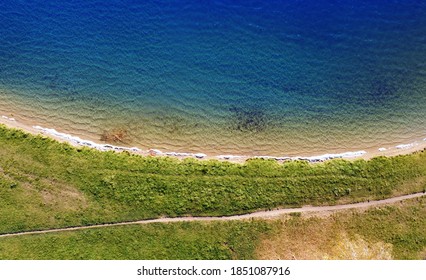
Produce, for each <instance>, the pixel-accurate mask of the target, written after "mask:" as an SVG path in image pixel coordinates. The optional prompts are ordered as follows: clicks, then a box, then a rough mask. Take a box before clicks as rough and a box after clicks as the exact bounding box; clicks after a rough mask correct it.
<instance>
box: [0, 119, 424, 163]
mask: <svg viewBox="0 0 426 280" xmlns="http://www.w3.org/2000/svg"><path fill="white" fill-rule="evenodd" d="M0 123H2V124H5V125H6V126H8V127H12V128H18V129H22V130H24V131H26V132H29V133H32V134H43V135H46V136H49V137H51V138H53V139H55V140H57V141H60V142H68V143H70V144H71V145H74V146H88V147H92V148H96V149H98V150H114V151H123V150H128V151H130V152H132V153H135V154H139V155H142V156H148V155H151V156H152V155H155V156H172V157H177V158H187V157H194V158H198V159H219V160H226V161H230V162H236V163H244V162H245V161H246V160H247V159H249V158H265V159H275V160H277V161H279V162H283V161H286V160H298V159H301V160H307V161H310V162H319V161H325V160H328V159H333V158H344V159H357V158H363V159H370V158H372V157H375V156H395V155H402V154H410V153H413V152H415V151H419V150H423V149H426V138H424V139H422V140H420V141H415V142H412V143H405V144H400V145H397V146H395V147H388V148H381V149H379V150H377V151H375V152H368V153H367V152H365V151H356V152H347V153H339V154H324V155H320V156H297V157H272V156H253V157H250V156H244V155H241V156H235V155H219V156H209V155H206V154H203V153H175V152H162V151H159V150H156V149H149V150H140V149H138V148H136V147H133V148H126V147H118V146H113V145H105V144H98V143H95V142H93V141H89V140H84V139H80V138H78V137H74V136H72V135H68V134H64V133H60V132H57V131H56V130H54V129H47V128H43V127H39V126H29V125H26V124H23V123H21V122H19V121H17V120H15V119H14V118H11V117H7V116H1V118H0Z"/></svg>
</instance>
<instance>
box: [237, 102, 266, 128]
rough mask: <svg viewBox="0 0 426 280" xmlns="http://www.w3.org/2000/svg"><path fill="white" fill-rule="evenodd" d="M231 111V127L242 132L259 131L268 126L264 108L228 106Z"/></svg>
mask: <svg viewBox="0 0 426 280" xmlns="http://www.w3.org/2000/svg"><path fill="white" fill-rule="evenodd" d="M229 111H230V112H231V119H230V123H231V125H230V126H231V129H233V130H237V131H242V132H261V131H264V130H265V129H266V127H267V126H268V119H267V115H266V112H265V110H264V109H262V108H255V107H236V106H232V107H230V108H229Z"/></svg>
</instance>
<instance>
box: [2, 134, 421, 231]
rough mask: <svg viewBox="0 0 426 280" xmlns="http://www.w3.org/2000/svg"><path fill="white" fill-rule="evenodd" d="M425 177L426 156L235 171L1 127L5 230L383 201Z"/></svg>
mask: <svg viewBox="0 0 426 280" xmlns="http://www.w3.org/2000/svg"><path fill="white" fill-rule="evenodd" d="M425 179H426V153H425V152H424V151H421V152H417V153H414V154H411V155H404V156H396V157H390V158H386V157H378V158H374V159H371V160H368V161H365V160H355V161H345V160H331V161H328V162H325V163H319V164H309V163H306V162H303V161H294V162H286V163H283V164H279V163H277V162H275V161H271V160H261V159H256V160H249V161H247V162H246V163H245V164H236V163H229V162H220V161H215V160H209V161H199V160H194V159H186V160H178V159H174V158H167V157H162V158H159V157H141V156H138V155H133V154H129V153H126V152H122V153H115V152H100V151H96V150H93V149H89V148H76V147H72V146H70V145H69V144H67V143H59V142H57V141H55V140H52V139H50V138H48V137H44V136H34V135H31V134H28V133H25V132H23V131H20V130H15V129H9V128H6V127H5V126H0V207H1V208H0V209H1V215H0V233H7V232H19V231H27V230H34V229H46V228H58V227H66V226H76V225H90V224H99V223H106V222H116V221H132V220H139V219H148V218H155V217H159V216H170V217H175V216H185V215H193V216H211V215H233V214H240V213H248V212H253V211H256V210H259V209H271V208H276V207H298V206H301V205H304V204H313V205H321V204H339V203H348V202H356V201H363V200H367V199H382V198H386V197H391V196H394V195H400V194H407V193H413V192H418V191H423V190H425V188H426V180H425Z"/></svg>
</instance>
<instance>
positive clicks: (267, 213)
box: [0, 192, 426, 237]
mask: <svg viewBox="0 0 426 280" xmlns="http://www.w3.org/2000/svg"><path fill="white" fill-rule="evenodd" d="M422 196H426V193H424V192H421V193H415V194H410V195H404V196H398V197H393V198H388V199H383V200H375V201H369V202H361V203H355V204H342V205H333V206H305V207H302V208H293V209H276V210H271V211H258V212H254V213H250V214H244V215H234V216H225V217H177V218H159V219H152V220H141V221H133V222H117V223H110V224H101V225H90V226H78V227H68V228H57V229H48V230H36V231H27V232H17V233H8V234H1V235H0V237H10V236H18V235H31V234H44V233H53V232H62V231H74V230H81V229H91V228H102V227H113V226H124V225H134V224H151V223H173V222H194V221H232V220H243V219H251V218H273V217H278V216H280V215H283V214H290V213H305V212H327V211H339V210H347V209H359V208H366V207H373V206H379V205H383V204H389V203H395V202H399V201H403V200H406V199H412V198H416V197H422Z"/></svg>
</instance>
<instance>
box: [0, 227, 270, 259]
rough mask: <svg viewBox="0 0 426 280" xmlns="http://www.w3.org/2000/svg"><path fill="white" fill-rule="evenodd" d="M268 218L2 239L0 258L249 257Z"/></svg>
mask: <svg viewBox="0 0 426 280" xmlns="http://www.w3.org/2000/svg"><path fill="white" fill-rule="evenodd" d="M267 231H268V224H266V223H265V222H260V221H259V222H257V221H252V222H226V223H217V222H215V223H199V222H191V223H188V222H186V223H173V224H149V225H131V226H119V227H112V228H100V229H90V230H82V231H75V232H63V233H56V234H43V235H34V236H20V237H11V238H3V239H0V259H214V260H221V259H250V258H252V256H253V255H254V250H255V248H256V245H257V242H258V241H259V237H260V235H261V234H262V233H264V232H267Z"/></svg>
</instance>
